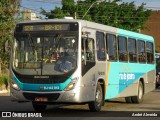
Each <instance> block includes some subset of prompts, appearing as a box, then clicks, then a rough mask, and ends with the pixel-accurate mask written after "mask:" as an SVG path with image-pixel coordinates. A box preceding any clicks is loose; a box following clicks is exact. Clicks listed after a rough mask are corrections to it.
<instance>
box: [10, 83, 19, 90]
mask: <svg viewBox="0 0 160 120" xmlns="http://www.w3.org/2000/svg"><path fill="white" fill-rule="evenodd" d="M11 87H12V88H14V89H16V90H20V89H19V86H18V85H17V84H16V83H11Z"/></svg>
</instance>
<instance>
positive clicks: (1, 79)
mask: <svg viewBox="0 0 160 120" xmlns="http://www.w3.org/2000/svg"><path fill="white" fill-rule="evenodd" d="M8 83H9V76H8V75H2V76H0V86H1V85H3V84H8Z"/></svg>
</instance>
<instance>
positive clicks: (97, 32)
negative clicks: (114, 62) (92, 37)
mask: <svg viewBox="0 0 160 120" xmlns="http://www.w3.org/2000/svg"><path fill="white" fill-rule="evenodd" d="M99 33H100V34H103V40H102V41H103V47H104V59H100V58H98V47H99V46H98V47H97V45H98V43H97V42H98V40H97V34H99ZM100 42H101V40H100ZM101 53H102V52H101ZM96 56H97V60H98V61H106V57H107V56H106V46H105V34H104V32H100V31H96Z"/></svg>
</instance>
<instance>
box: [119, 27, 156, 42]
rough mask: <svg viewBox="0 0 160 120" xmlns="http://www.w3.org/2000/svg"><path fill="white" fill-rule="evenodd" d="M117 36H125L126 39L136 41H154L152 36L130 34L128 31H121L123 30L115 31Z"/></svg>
mask: <svg viewBox="0 0 160 120" xmlns="http://www.w3.org/2000/svg"><path fill="white" fill-rule="evenodd" d="M117 35H125V36H126V37H132V38H136V39H142V40H145V41H146V40H147V41H152V42H154V39H153V37H152V36H148V35H144V34H140V33H136V32H131V31H128V30H123V29H118V30H117Z"/></svg>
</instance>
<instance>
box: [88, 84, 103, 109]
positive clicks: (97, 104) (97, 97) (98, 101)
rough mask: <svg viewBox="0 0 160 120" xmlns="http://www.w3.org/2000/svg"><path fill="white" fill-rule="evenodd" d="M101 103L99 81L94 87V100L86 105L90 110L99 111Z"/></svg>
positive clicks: (101, 96)
mask: <svg viewBox="0 0 160 120" xmlns="http://www.w3.org/2000/svg"><path fill="white" fill-rule="evenodd" d="M102 104H103V92H102V87H101V85H100V83H98V84H97V88H96V94H95V100H94V101H93V102H90V103H89V104H88V105H89V109H90V111H92V112H99V111H100V110H101V107H102Z"/></svg>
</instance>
